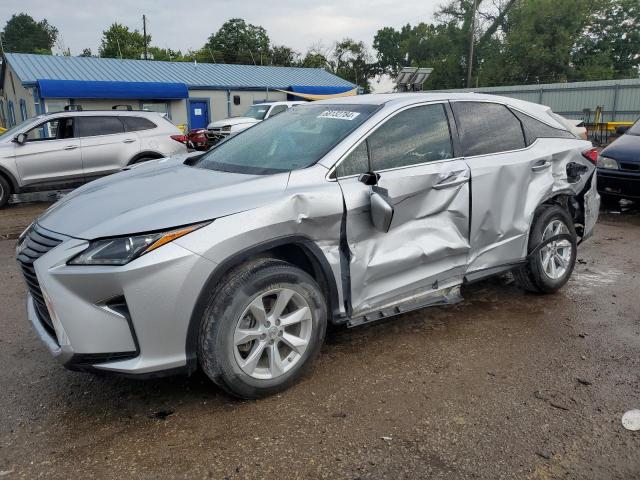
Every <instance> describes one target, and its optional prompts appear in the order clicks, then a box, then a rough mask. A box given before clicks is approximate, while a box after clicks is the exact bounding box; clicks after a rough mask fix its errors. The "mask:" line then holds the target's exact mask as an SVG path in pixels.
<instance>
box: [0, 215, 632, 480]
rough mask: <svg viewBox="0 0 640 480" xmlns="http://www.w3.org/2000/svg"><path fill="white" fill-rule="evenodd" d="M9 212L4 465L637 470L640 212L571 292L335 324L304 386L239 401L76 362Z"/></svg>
mask: <svg viewBox="0 0 640 480" xmlns="http://www.w3.org/2000/svg"><path fill="white" fill-rule="evenodd" d="M44 208H46V204H27V205H14V206H11V207H9V208H6V209H4V210H2V211H1V212H0V282H1V285H2V290H1V291H0V312H1V313H0V331H1V332H2V333H1V334H0V364H1V365H2V369H1V370H0V391H2V395H0V412H2V414H1V415H0V477H1V478H41V477H42V478H69V477H82V478H94V477H100V478H126V477H129V476H133V475H135V476H136V477H139V478H159V477H164V478H353V479H355V478H375V479H378V478H456V479H461V478H491V479H498V478H505V479H512V478H531V479H550V478H575V479H585V478H594V479H596V478H598V479H599V478H620V479H630V478H638V476H640V456H638V451H639V448H640V434H639V433H640V432H631V431H626V430H624V429H623V427H622V425H621V422H620V418H621V416H622V415H623V413H624V412H625V411H627V410H630V409H633V408H640V382H639V372H640V303H639V302H638V292H639V291H640V248H638V245H639V244H640V215H638V214H637V213H634V212H624V213H621V214H613V213H608V214H601V217H600V221H599V224H598V225H597V229H596V233H595V236H594V237H593V238H592V239H590V240H589V241H588V242H586V243H585V244H584V245H583V246H582V247H581V248H580V250H579V254H578V263H577V264H576V270H575V272H574V274H573V277H572V279H571V280H570V282H569V284H568V285H567V286H566V287H565V288H564V289H562V290H561V291H560V292H559V293H558V294H556V295H552V296H537V295H532V294H527V293H524V292H522V291H520V290H517V289H516V288H515V287H513V286H512V285H511V284H510V283H509V279H508V278H499V279H495V280H491V281H485V282H482V283H477V284H474V285H470V286H468V287H466V288H465V289H464V290H463V295H464V296H465V302H463V303H461V304H459V305H456V306H454V307H448V308H440V307H438V308H432V309H426V310H421V311H417V312H414V313H410V314H406V315H403V316H401V317H397V318H396V319H392V320H388V321H385V322H382V323H377V324H372V325H369V326H366V327H360V328H355V329H350V330H348V329H333V330H331V331H330V332H329V334H328V337H327V342H326V345H325V347H324V348H323V351H322V354H321V356H320V359H319V361H318V364H317V367H316V368H315V370H314V371H313V373H312V374H311V375H309V376H307V377H306V379H305V380H304V381H303V382H301V383H300V384H298V385H297V386H295V387H294V388H292V389H290V390H288V391H286V392H284V393H282V394H280V395H277V396H274V397H270V398H267V399H265V400H260V401H238V400H235V399H233V398H230V397H229V396H226V395H225V394H223V393H221V392H220V391H219V390H217V389H216V388H215V387H214V386H213V385H212V384H211V383H209V382H208V381H207V380H206V378H204V375H202V374H196V375H194V376H192V377H191V378H185V377H174V378H167V379H158V380H150V381H137V380H130V379H123V378H118V377H113V376H94V375H90V374H84V373H74V372H70V371H67V370H65V369H63V368H62V367H60V366H59V365H57V364H56V363H54V362H53V361H52V360H51V358H50V356H49V353H48V352H47V351H46V349H45V347H44V346H43V345H41V344H40V342H39V340H38V339H37V338H36V336H35V334H34V333H32V331H31V328H30V325H29V324H28V322H27V319H26V315H25V308H24V300H25V296H26V291H25V287H24V285H23V282H22V279H21V276H20V273H19V271H18V268H17V265H16V263H15V260H14V245H15V238H16V237H17V235H18V234H19V233H20V231H21V230H22V229H23V228H24V227H25V226H26V225H27V224H28V223H29V222H30V221H31V220H32V219H33V217H35V216H36V215H37V214H38V213H39V212H40V211H42V210H43V209H44Z"/></svg>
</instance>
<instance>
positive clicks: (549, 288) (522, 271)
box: [513, 205, 577, 293]
mask: <svg viewBox="0 0 640 480" xmlns="http://www.w3.org/2000/svg"><path fill="white" fill-rule="evenodd" d="M555 220H560V221H561V222H562V223H564V225H565V226H566V227H567V229H568V234H569V235H570V236H571V241H570V242H571V255H570V258H569V261H568V265H567V268H566V271H565V272H564V274H563V275H562V276H560V277H559V278H555V279H554V278H551V277H550V276H549V275H547V274H546V273H545V271H544V268H543V264H542V259H541V256H540V255H539V254H536V255H533V256H532V257H531V258H530V259H529V260H528V261H527V263H526V264H525V265H524V266H522V267H520V268H518V269H516V270H514V271H513V278H514V280H515V282H516V285H518V286H519V287H520V288H523V289H524V290H528V291H530V292H536V293H554V292H557V291H558V290H559V289H560V288H562V286H563V285H564V284H565V283H567V281H569V278H570V277H571V273H572V272H573V267H574V266H575V263H576V253H577V248H576V231H575V228H574V226H573V222H572V221H571V217H570V216H569V214H568V213H567V211H566V210H565V209H563V208H561V207H559V206H555V205H553V206H549V207H546V208H544V209H543V210H540V211H539V212H538V213H537V214H536V216H535V218H534V220H533V225H532V226H531V231H530V232H529V250H528V252H529V253H531V252H532V251H533V250H534V249H535V248H536V247H537V246H538V245H539V244H540V243H541V241H542V236H543V234H544V231H545V229H546V228H547V226H548V225H550V224H551V223H552V222H554V221H555Z"/></svg>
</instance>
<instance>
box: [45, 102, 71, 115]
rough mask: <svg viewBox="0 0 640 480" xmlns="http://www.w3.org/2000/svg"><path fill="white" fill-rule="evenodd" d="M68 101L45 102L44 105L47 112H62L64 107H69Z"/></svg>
mask: <svg viewBox="0 0 640 480" xmlns="http://www.w3.org/2000/svg"><path fill="white" fill-rule="evenodd" d="M69 103H70V102H69V100H67V99H61V100H47V101H46V103H45V105H46V108H47V112H63V111H64V107H66V106H67V105H69Z"/></svg>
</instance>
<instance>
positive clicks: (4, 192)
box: [0, 175, 11, 208]
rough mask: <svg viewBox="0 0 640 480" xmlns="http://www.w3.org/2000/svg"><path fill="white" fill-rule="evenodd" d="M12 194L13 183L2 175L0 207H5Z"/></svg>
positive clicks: (0, 181)
mask: <svg viewBox="0 0 640 480" xmlns="http://www.w3.org/2000/svg"><path fill="white" fill-rule="evenodd" d="M10 196H11V184H10V183H9V182H8V181H7V179H6V178H4V177H3V176H2V175H0V208H2V207H4V206H5V205H6V204H7V202H8V201H9V197H10Z"/></svg>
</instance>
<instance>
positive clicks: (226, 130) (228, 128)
mask: <svg viewBox="0 0 640 480" xmlns="http://www.w3.org/2000/svg"><path fill="white" fill-rule="evenodd" d="M222 131H223V132H230V131H231V125H225V126H224V127H222Z"/></svg>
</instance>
